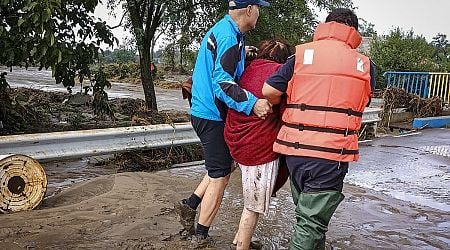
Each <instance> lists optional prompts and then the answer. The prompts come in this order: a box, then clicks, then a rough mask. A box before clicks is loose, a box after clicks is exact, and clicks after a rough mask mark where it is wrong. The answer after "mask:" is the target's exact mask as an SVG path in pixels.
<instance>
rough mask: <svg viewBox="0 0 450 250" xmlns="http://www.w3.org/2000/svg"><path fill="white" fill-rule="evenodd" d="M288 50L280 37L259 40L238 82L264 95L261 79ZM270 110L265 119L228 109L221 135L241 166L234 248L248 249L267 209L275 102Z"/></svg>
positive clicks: (274, 168)
mask: <svg viewBox="0 0 450 250" xmlns="http://www.w3.org/2000/svg"><path fill="white" fill-rule="evenodd" d="M291 54H292V52H291V49H290V46H289V45H288V44H286V43H285V42H283V41H281V40H278V39H272V40H266V41H263V42H262V43H261V45H260V48H259V51H258V55H257V57H256V59H254V60H253V61H252V62H251V63H250V65H249V66H248V67H247V68H246V69H245V71H244V73H243V74H242V77H241V79H240V81H239V86H240V87H241V88H243V89H245V90H247V91H250V92H251V93H253V94H254V95H255V96H256V97H257V98H264V96H263V95H262V87H263V85H264V82H265V80H267V78H269V76H271V75H272V74H273V73H275V72H276V71H277V70H278V69H279V68H280V67H281V65H282V64H283V63H285V62H286V60H287V58H288V57H289V56H290V55H291ZM272 110H273V112H272V113H271V114H269V115H268V116H267V117H265V119H261V118H258V117H257V116H256V115H255V114H251V115H250V116H247V115H246V114H244V113H239V112H237V111H234V110H232V109H229V110H228V114H227V119H226V123H225V131H224V137H225V141H226V143H227V144H228V147H229V149H230V153H231V156H232V157H233V159H234V161H236V162H237V163H238V164H239V166H240V168H241V172H242V189H243V197H244V209H243V212H242V216H241V221H240V223H239V230H238V232H237V234H236V237H235V239H234V241H233V243H234V244H236V246H237V249H249V246H250V243H251V238H252V235H253V232H254V231H255V228H256V223H257V221H258V217H259V215H260V214H264V215H267V213H268V209H269V202H270V197H271V195H272V191H273V189H274V185H275V180H276V178H277V173H278V164H279V160H278V157H279V155H278V154H277V153H274V152H273V151H272V147H273V143H274V141H275V139H276V137H277V134H278V130H279V128H280V126H281V115H280V107H279V106H273V108H272Z"/></svg>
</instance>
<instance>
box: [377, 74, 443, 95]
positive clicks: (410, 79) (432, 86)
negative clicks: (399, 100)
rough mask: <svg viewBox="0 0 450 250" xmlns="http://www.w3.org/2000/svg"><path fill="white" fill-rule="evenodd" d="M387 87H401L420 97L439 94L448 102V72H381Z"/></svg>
mask: <svg viewBox="0 0 450 250" xmlns="http://www.w3.org/2000/svg"><path fill="white" fill-rule="evenodd" d="M383 76H384V77H385V78H386V80H387V86H388V87H395V88H401V89H404V90H406V92H408V93H412V94H416V95H419V96H420V97H422V98H430V97H433V96H439V97H440V98H441V99H442V101H443V102H444V103H450V73H434V72H393V71H388V72H385V73H384V74H383Z"/></svg>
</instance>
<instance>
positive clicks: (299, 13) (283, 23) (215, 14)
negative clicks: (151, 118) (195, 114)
mask: <svg viewBox="0 0 450 250" xmlns="http://www.w3.org/2000/svg"><path fill="white" fill-rule="evenodd" d="M270 3H271V4H272V7H270V8H265V9H264V10H263V12H266V13H262V15H261V20H260V22H259V24H258V28H257V29H256V30H255V31H253V32H252V33H251V34H250V35H249V36H248V40H247V41H248V44H255V45H256V44H257V43H259V41H261V40H262V39H268V38H271V37H279V36H281V37H284V38H285V39H287V40H288V41H290V42H292V43H293V44H297V43H300V42H302V41H305V40H307V39H309V38H310V36H311V34H312V31H313V29H314V26H315V25H316V24H317V21H316V18H317V15H316V14H315V13H314V11H313V9H312V8H311V7H309V5H308V4H310V5H312V6H313V7H317V8H318V9H319V10H331V9H332V8H335V7H343V6H347V7H350V6H351V5H352V1H351V0H294V1H287V0H273V1H270ZM227 4H228V2H227V1H203V0H174V1H166V0H108V7H109V8H110V9H115V8H117V7H122V8H123V9H124V13H125V17H126V18H125V25H126V26H127V27H130V29H131V30H132V34H133V36H134V38H135V41H136V44H137V49H138V52H139V61H140V65H141V81H142V85H143V89H144V95H145V102H146V106H147V108H148V109H150V110H157V104H156V96H155V90H154V85H153V79H152V77H151V74H150V63H151V60H152V58H151V56H152V51H153V49H152V48H153V45H154V43H155V42H156V40H157V39H158V38H159V37H160V35H162V34H164V35H165V36H167V37H170V38H174V37H175V38H177V37H178V38H179V40H180V42H178V43H177V44H178V46H179V49H180V54H181V57H180V58H181V60H183V58H184V56H183V55H184V54H185V52H184V51H185V50H186V49H192V48H190V46H192V45H193V44H195V43H194V41H197V42H198V41H200V39H201V38H202V36H203V35H204V33H205V32H206V30H207V29H209V28H210V27H211V26H212V24H213V23H215V22H216V21H217V20H218V19H219V18H221V17H222V16H223V14H225V13H226V11H227ZM176 40H178V39H176ZM188 44H189V46H188Z"/></svg>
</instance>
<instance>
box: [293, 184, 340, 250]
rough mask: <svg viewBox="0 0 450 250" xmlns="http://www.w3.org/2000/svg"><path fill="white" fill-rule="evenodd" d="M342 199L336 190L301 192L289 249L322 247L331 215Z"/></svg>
mask: <svg viewBox="0 0 450 250" xmlns="http://www.w3.org/2000/svg"><path fill="white" fill-rule="evenodd" d="M343 199H344V195H342V194H341V193H340V192H338V191H325V192H319V193H301V194H300V195H299V198H298V203H297V207H296V209H295V216H296V218H297V223H296V224H295V225H294V230H295V232H294V234H293V236H292V240H291V243H290V247H289V249H310V250H315V249H324V248H325V233H326V232H327V231H328V224H329V223H330V219H331V216H332V215H333V213H334V211H335V210H336V208H337V207H338V205H339V203H341V201H342V200H343Z"/></svg>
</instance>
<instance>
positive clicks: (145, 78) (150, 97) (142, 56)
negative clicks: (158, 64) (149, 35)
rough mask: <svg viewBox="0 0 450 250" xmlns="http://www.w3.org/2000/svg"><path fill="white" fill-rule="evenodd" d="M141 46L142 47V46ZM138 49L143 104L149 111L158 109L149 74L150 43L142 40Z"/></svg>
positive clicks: (151, 78)
mask: <svg viewBox="0 0 450 250" xmlns="http://www.w3.org/2000/svg"><path fill="white" fill-rule="evenodd" d="M142 47H143V48H142ZM142 47H141V48H142V49H141V48H140V49H139V61H140V64H141V81H142V87H143V88H144V95H145V106H146V107H147V109H149V110H151V111H158V105H157V103H156V94H155V86H154V85H153V77H152V74H151V70H150V66H151V55H150V53H151V52H150V51H151V43H146V42H144V46H142Z"/></svg>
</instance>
